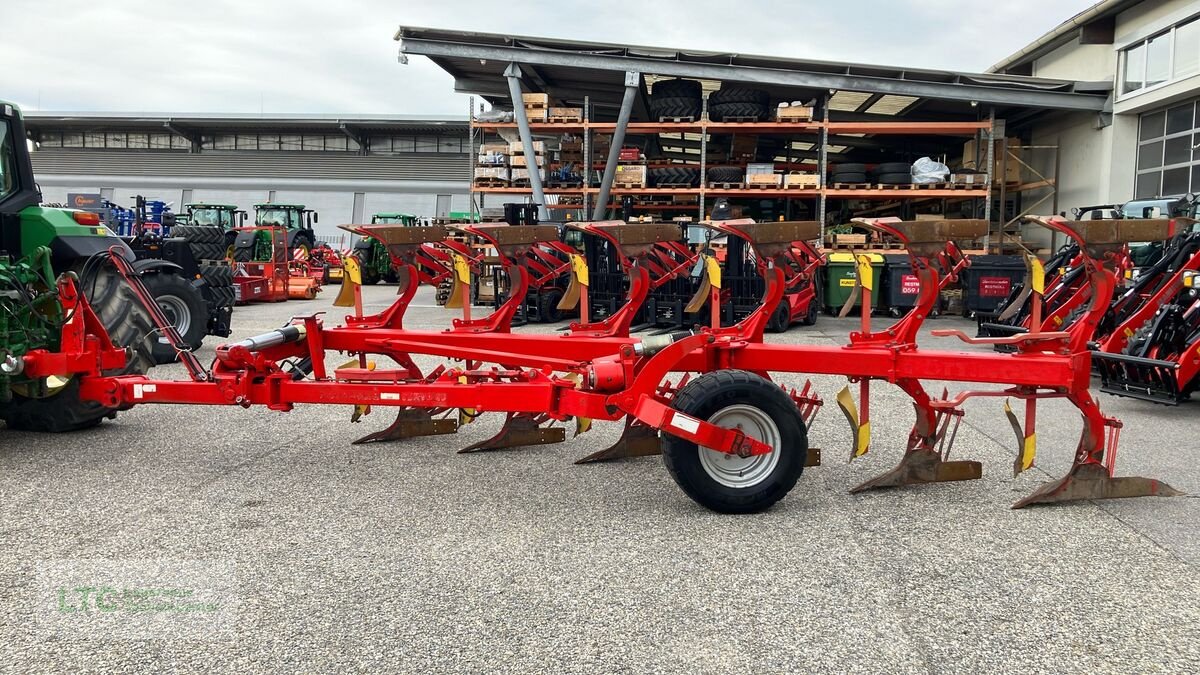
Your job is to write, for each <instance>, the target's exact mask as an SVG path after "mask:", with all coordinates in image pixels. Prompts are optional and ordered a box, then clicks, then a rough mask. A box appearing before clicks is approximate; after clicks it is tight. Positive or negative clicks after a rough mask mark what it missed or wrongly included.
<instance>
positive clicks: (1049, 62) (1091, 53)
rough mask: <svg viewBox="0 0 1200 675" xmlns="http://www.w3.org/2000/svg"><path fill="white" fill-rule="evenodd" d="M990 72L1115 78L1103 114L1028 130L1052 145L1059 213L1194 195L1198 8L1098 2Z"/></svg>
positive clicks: (1050, 119)
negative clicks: (1053, 148) (1098, 206)
mask: <svg viewBox="0 0 1200 675" xmlns="http://www.w3.org/2000/svg"><path fill="white" fill-rule="evenodd" d="M992 70H993V71H995V72H1002V73H1008V74H1017V75H1032V76H1036V77H1046V78H1055V79H1066V80H1076V81H1090V82H1100V81H1108V82H1112V93H1111V96H1110V97H1109V101H1108V105H1107V106H1106V110H1105V111H1104V112H1102V113H1100V114H1098V115H1097V114H1092V113H1060V114H1055V115H1047V116H1044V117H1041V118H1039V119H1037V120H1036V121H1035V122H1034V123H1033V124H1031V125H1030V128H1029V129H1028V130H1026V131H1025V132H1024V134H1025V135H1026V136H1027V138H1026V139H1025V140H1026V142H1028V143H1030V144H1031V145H1033V146H1058V149H1059V150H1058V158H1057V164H1058V167H1057V171H1054V173H1055V174H1056V181H1057V187H1058V194H1057V203H1058V205H1059V207H1060V210H1067V209H1070V208H1073V207H1081V206H1087V205H1095V204H1109V203H1116V204H1120V203H1124V202H1126V201H1129V200H1131V199H1144V198H1152V197H1177V196H1182V195H1184V194H1186V193H1188V192H1197V193H1200V147H1197V146H1198V145H1200V110H1198V109H1197V103H1198V101H1200V2H1196V1H1195V0H1141V1H1129V0H1108V1H1106V2H1100V3H1098V4H1096V5H1094V6H1092V7H1091V8H1089V9H1088V10H1085V11H1084V12H1081V13H1080V14H1079V15H1077V16H1076V17H1073V18H1072V19H1071V20H1069V21H1067V22H1065V23H1063V24H1062V25H1060V26H1058V27H1056V28H1055V29H1054V30H1052V31H1050V32H1049V33H1047V34H1046V35H1045V36H1043V37H1042V38H1040V39H1039V40H1038V41H1037V42H1035V43H1033V44H1032V45H1029V46H1028V47H1026V48H1025V49H1023V50H1021V51H1020V52H1018V53H1017V54H1014V55H1013V56H1011V57H1009V58H1008V59H1005V60H1004V61H1002V62H1001V63H999V64H997V65H996V66H994V67H993V69H992ZM1048 164H1049V161H1048V160H1046V159H1042V160H1041V165H1040V166H1041V169H1042V170H1044V171H1053V170H1054V169H1053V167H1051V166H1048Z"/></svg>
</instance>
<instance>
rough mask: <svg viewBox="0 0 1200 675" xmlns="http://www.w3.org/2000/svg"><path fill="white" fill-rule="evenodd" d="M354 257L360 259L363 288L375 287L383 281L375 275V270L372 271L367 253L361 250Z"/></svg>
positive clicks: (359, 265)
mask: <svg viewBox="0 0 1200 675" xmlns="http://www.w3.org/2000/svg"><path fill="white" fill-rule="evenodd" d="M352 255H353V256H354V257H355V258H357V259H358V273H359V276H360V277H362V283H363V286H374V285H375V284H378V283H379V282H380V281H382V280H383V279H382V277H380V276H379V275H378V274H376V273H375V270H373V269H371V266H370V264H369V263H368V262H367V255H368V254H367V253H364V252H363V250H362V249H359V250H357V251H355V252H354V253H353V254H352Z"/></svg>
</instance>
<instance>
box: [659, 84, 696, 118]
mask: <svg viewBox="0 0 1200 675" xmlns="http://www.w3.org/2000/svg"><path fill="white" fill-rule="evenodd" d="M703 110H704V102H703V100H702V99H701V91H700V83H699V82H697V81H696V80H660V81H658V82H655V83H654V86H653V87H652V88H651V90H650V117H651V118H652V119H653V120H654V121H656V122H657V121H663V120H670V121H688V120H689V119H690V120H691V121H693V122H698V121H700V113H701V112H702V111H703Z"/></svg>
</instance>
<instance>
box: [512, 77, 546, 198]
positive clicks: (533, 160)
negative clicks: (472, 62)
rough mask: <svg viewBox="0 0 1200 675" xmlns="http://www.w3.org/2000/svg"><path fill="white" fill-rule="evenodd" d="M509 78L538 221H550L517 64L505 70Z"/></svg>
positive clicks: (514, 113)
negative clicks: (536, 206)
mask: <svg viewBox="0 0 1200 675" xmlns="http://www.w3.org/2000/svg"><path fill="white" fill-rule="evenodd" d="M504 76H505V77H506V78H508V93H509V95H510V96H512V102H513V118H515V119H516V120H517V131H518V133H520V135H521V145H522V147H524V148H525V163H526V165H527V166H528V168H529V187H531V188H532V189H533V201H534V202H536V203H537V204H538V219H539V220H550V210H549V209H548V208H546V193H545V192H544V191H543V190H542V168H541V167H540V166H538V164H537V153H536V152H534V149H533V132H531V131H530V130H529V118H528V117H526V116H525V103H524V100H523V99H522V98H521V68H520V66H518V65H517V64H515V63H510V64H508V68H505V69H504Z"/></svg>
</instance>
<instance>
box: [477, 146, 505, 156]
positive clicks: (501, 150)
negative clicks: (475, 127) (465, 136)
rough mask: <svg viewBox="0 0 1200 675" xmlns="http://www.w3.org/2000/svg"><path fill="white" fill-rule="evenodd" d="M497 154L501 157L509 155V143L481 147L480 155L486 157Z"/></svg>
mask: <svg viewBox="0 0 1200 675" xmlns="http://www.w3.org/2000/svg"><path fill="white" fill-rule="evenodd" d="M490 153H497V154H500V155H507V154H508V143H484V144H483V145H480V146H479V154H481V155H486V154H490Z"/></svg>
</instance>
